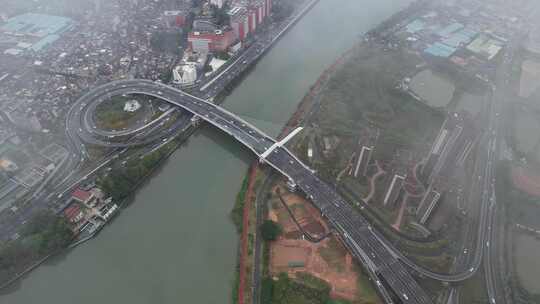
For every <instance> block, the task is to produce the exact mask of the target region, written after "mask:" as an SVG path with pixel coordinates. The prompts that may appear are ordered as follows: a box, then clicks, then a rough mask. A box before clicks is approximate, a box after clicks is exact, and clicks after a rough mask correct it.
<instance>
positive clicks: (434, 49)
mask: <svg viewBox="0 0 540 304" xmlns="http://www.w3.org/2000/svg"><path fill="white" fill-rule="evenodd" d="M455 51H456V48H454V47H451V46H448V45H446V44H443V43H440V42H435V43H434V44H432V45H430V46H429V47H428V48H426V49H425V50H424V52H425V53H427V54H430V55H433V56H436V57H444V58H448V57H450V55H452V54H454V52H455Z"/></svg>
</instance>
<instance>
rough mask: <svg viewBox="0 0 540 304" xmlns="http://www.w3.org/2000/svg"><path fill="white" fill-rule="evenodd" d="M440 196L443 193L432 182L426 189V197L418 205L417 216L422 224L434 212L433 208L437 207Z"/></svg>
mask: <svg viewBox="0 0 540 304" xmlns="http://www.w3.org/2000/svg"><path fill="white" fill-rule="evenodd" d="M440 198H441V193H440V192H439V191H437V189H436V187H435V186H433V184H430V185H429V187H428V189H427V190H426V193H425V194H424V197H423V198H422V201H420V205H418V208H417V209H416V218H417V219H418V221H419V222H420V224H422V225H423V224H425V223H426V222H427V221H428V219H429V217H430V216H431V214H432V213H433V210H434V209H435V207H437V204H438V203H439V200H440Z"/></svg>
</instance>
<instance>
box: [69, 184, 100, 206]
mask: <svg viewBox="0 0 540 304" xmlns="http://www.w3.org/2000/svg"><path fill="white" fill-rule="evenodd" d="M71 198H73V199H74V200H75V201H77V202H79V203H82V204H85V205H88V206H91V205H94V201H95V199H96V197H95V195H94V194H93V193H92V192H90V191H84V190H82V189H80V188H77V189H76V190H75V191H73V193H72V194H71Z"/></svg>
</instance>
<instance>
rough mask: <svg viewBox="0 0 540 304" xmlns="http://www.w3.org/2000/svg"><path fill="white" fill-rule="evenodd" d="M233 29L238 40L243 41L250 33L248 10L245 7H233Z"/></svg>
mask: <svg viewBox="0 0 540 304" xmlns="http://www.w3.org/2000/svg"><path fill="white" fill-rule="evenodd" d="M228 14H229V16H230V20H231V21H230V22H231V27H232V29H233V32H234V36H235V38H236V39H238V40H240V41H243V40H244V39H246V37H247V34H248V33H249V30H248V29H249V25H248V15H247V9H246V8H244V7H239V6H236V7H233V8H232V9H231V10H230V11H229V12H228Z"/></svg>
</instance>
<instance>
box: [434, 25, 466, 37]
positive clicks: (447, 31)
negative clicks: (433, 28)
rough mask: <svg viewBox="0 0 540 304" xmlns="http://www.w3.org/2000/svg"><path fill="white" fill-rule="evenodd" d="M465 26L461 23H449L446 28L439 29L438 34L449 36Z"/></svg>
mask: <svg viewBox="0 0 540 304" xmlns="http://www.w3.org/2000/svg"><path fill="white" fill-rule="evenodd" d="M462 28H463V24H461V23H457V22H455V23H452V24H450V25H447V26H445V27H444V28H442V29H441V30H439V31H438V32H437V35H439V36H441V37H448V36H450V34H452V33H454V32H456V31H458V30H460V29H462Z"/></svg>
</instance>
